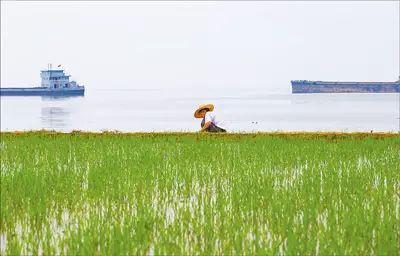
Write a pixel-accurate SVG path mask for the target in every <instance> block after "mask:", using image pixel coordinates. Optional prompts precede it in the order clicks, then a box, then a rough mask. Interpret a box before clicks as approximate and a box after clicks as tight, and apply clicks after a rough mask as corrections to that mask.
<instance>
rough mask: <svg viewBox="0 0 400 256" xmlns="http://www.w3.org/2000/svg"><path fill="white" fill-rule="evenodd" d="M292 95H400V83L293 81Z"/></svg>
mask: <svg viewBox="0 0 400 256" xmlns="http://www.w3.org/2000/svg"><path fill="white" fill-rule="evenodd" d="M291 83H292V93H399V92H400V82H392V83H390V82H388V83H387V82H376V83H374V82H366V83H362V82H321V81H291Z"/></svg>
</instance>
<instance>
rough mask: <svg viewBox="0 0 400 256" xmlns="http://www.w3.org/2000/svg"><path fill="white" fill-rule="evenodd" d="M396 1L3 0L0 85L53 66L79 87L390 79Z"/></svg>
mask: <svg viewBox="0 0 400 256" xmlns="http://www.w3.org/2000/svg"><path fill="white" fill-rule="evenodd" d="M399 13H400V2H399V1H392V2H390V1H386V2H379V1H375V2H373V1H365V2H360V1H357V2H343V1H321V2H315V1H305V2H299V1H288V2H274V1H254V2H240V1H225V2H211V1H188V2H179V1H175V2H165V1H161V2H157V1H151V2H138V1H131V2H129V1H121V2H111V1H110V2H107V1H100V2H92V1H90V2H83V1H82V2H79V1H74V2H66V1H63V2H56V1H54V2H51V1H42V2H34V1H26V2H14V1H1V86H2V87H8V86H39V85H40V72H39V71H40V70H43V69H46V68H47V64H48V63H52V64H53V67H56V66H57V65H59V64H61V65H62V67H63V68H64V69H65V70H66V72H67V73H68V74H70V75H72V79H75V80H77V82H78V83H80V84H84V85H85V86H86V87H87V89H89V88H92V89H110V88H121V89H122V88H129V89H146V88H167V89H168V88H187V89H191V90H203V89H207V88H219V89H229V88H249V89H250V88H266V89H268V88H270V89H273V88H283V87H284V88H286V87H290V80H303V79H304V80H323V81H395V80H397V79H399V75H400V64H399V62H400V61H399V60H400V52H399V48H400V47H399V44H400V42H399V30H400V25H399Z"/></svg>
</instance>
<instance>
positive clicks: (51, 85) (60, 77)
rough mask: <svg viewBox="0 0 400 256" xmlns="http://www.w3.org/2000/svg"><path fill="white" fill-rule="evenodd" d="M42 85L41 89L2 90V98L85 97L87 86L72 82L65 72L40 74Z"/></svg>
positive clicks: (0, 90) (43, 71)
mask: <svg viewBox="0 0 400 256" xmlns="http://www.w3.org/2000/svg"><path fill="white" fill-rule="evenodd" d="M40 76H41V78H42V83H41V86H40V87H30V88H29V87H25V88H24V87H9V88H0V95H1V96H38V95H39V96H40V95H43V96H64V95H65V96H67V95H84V94H85V86H83V85H82V86H81V85H79V84H77V83H76V82H75V81H70V80H69V78H70V76H69V75H66V74H65V73H64V70H52V69H51V66H50V68H49V69H48V70H42V71H41V74H40Z"/></svg>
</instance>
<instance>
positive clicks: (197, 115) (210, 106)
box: [194, 104, 214, 118]
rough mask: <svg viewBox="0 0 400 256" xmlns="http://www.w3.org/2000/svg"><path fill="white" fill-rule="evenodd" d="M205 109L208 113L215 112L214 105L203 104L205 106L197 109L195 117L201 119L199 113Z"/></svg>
mask: <svg viewBox="0 0 400 256" xmlns="http://www.w3.org/2000/svg"><path fill="white" fill-rule="evenodd" d="M205 108H207V109H208V111H213V110H214V105H213V104H203V105H200V106H199V107H198V108H197V109H196V111H195V112H194V117H196V118H201V116H200V113H199V112H200V111H201V110H203V109H205Z"/></svg>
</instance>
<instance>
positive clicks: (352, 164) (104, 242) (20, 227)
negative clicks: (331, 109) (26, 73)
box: [0, 132, 400, 255]
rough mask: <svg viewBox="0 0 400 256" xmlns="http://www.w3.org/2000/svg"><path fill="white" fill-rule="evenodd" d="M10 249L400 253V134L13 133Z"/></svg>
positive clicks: (8, 167) (3, 227)
mask: <svg viewBox="0 0 400 256" xmlns="http://www.w3.org/2000/svg"><path fill="white" fill-rule="evenodd" d="M0 153H1V210H0V214H1V218H0V243H1V247H0V253H1V254H2V255H8V254H63V255H65V254H185V255H187V254H246V255H253V254H322V255H327V254H329V255H331V254H340V255H354V254H362V255H365V254H367V255H398V254H399V251H400V167H399V166H400V164H399V163H400V136H398V135H396V134H384V133H383V134H365V133H355V134H352V133H351V134H340V133H339V134H335V133H259V134H218V135H215V134H198V133H132V134H127V133H117V132H111V133H110V132H107V133H100V134H96V133H84V132H73V133H69V134H62V133H56V132H27V133H1V142H0Z"/></svg>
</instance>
